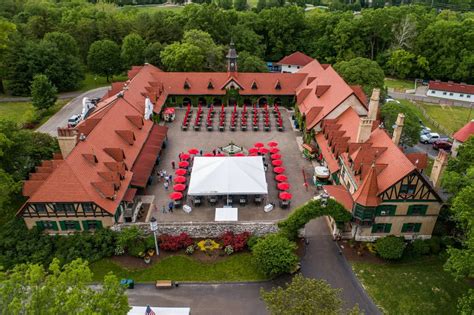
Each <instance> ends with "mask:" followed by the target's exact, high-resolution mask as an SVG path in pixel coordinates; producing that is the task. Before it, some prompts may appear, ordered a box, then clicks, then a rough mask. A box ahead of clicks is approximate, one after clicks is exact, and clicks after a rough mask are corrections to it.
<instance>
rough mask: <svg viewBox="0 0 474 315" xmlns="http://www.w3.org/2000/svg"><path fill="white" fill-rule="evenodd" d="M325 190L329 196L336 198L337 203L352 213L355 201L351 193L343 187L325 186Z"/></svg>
mask: <svg viewBox="0 0 474 315" xmlns="http://www.w3.org/2000/svg"><path fill="white" fill-rule="evenodd" d="M323 188H324V190H325V191H326V192H327V193H328V194H329V196H331V197H334V198H335V199H336V200H337V202H339V203H340V204H342V205H343V206H344V208H346V210H348V211H352V206H353V205H354V200H353V199H352V195H351V193H350V192H349V191H348V190H347V189H346V187H344V186H342V185H325V186H323Z"/></svg>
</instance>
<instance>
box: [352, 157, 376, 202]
mask: <svg viewBox="0 0 474 315" xmlns="http://www.w3.org/2000/svg"><path fill="white" fill-rule="evenodd" d="M378 191H379V187H378V184H377V174H376V172H375V165H374V166H372V167H371V168H370V170H369V173H368V174H367V177H366V178H365V180H364V182H363V183H362V186H360V187H359V189H357V191H356V192H355V193H354V196H353V197H354V202H355V203H357V204H360V205H362V206H366V207H376V206H378V205H379V204H380V198H379V197H378Z"/></svg>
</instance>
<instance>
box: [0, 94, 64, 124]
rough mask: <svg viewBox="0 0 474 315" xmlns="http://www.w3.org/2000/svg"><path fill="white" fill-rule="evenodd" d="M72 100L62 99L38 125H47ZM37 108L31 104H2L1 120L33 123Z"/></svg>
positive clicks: (0, 108) (0, 110)
mask: <svg viewBox="0 0 474 315" xmlns="http://www.w3.org/2000/svg"><path fill="white" fill-rule="evenodd" d="M69 101H70V99H60V100H58V101H57V102H56V105H54V106H53V107H51V108H50V109H49V110H48V111H46V112H45V113H44V115H43V116H42V117H41V119H40V121H39V123H38V125H42V124H43V123H45V122H46V121H47V120H48V119H49V118H50V117H51V116H53V115H54V114H55V113H56V112H57V111H59V110H60V109H61V108H62V107H63V106H64V105H66V104H67V103H68V102H69ZM34 117H35V108H34V107H33V105H32V104H31V102H0V118H2V119H6V120H11V121H16V122H18V123H19V124H24V123H27V122H31V121H33V119H34Z"/></svg>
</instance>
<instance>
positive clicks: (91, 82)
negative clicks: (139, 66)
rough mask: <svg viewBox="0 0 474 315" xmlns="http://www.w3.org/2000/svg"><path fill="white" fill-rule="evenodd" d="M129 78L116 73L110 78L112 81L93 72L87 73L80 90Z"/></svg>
mask: <svg viewBox="0 0 474 315" xmlns="http://www.w3.org/2000/svg"><path fill="white" fill-rule="evenodd" d="M127 79H128V78H127V76H126V75H116V76H113V77H112V78H109V81H110V82H107V79H106V77H101V76H97V75H94V74H91V73H86V77H85V79H84V80H83V81H82V83H81V87H80V89H79V90H80V91H88V90H92V89H95V88H98V87H101V86H107V85H110V84H111V82H116V81H126V80H127Z"/></svg>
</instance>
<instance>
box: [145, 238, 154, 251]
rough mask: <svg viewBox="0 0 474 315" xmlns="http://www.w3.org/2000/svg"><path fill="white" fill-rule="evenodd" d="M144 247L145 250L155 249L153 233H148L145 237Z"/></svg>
mask: <svg viewBox="0 0 474 315" xmlns="http://www.w3.org/2000/svg"><path fill="white" fill-rule="evenodd" d="M145 247H146V249H147V250H149V249H155V236H154V235H153V234H151V235H148V236H147V237H146V238H145Z"/></svg>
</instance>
